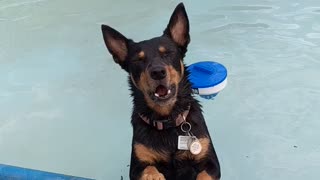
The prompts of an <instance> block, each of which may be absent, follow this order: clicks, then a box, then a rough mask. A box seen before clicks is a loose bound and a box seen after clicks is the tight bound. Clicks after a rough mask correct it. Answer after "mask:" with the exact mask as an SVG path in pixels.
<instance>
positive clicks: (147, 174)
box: [140, 166, 166, 180]
mask: <svg viewBox="0 0 320 180" xmlns="http://www.w3.org/2000/svg"><path fill="white" fill-rule="evenodd" d="M140 180H166V179H165V178H164V175H163V174H161V173H160V172H159V171H158V170H157V168H155V167H154V166H148V167H146V168H145V169H144V170H143V172H142V176H141V179H140Z"/></svg>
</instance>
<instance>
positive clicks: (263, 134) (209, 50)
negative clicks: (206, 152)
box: [0, 0, 320, 180]
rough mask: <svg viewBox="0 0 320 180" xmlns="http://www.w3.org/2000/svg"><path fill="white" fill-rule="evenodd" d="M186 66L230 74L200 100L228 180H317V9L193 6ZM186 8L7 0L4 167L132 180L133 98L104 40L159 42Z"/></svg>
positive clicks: (0, 64)
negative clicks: (111, 34)
mask: <svg viewBox="0 0 320 180" xmlns="http://www.w3.org/2000/svg"><path fill="white" fill-rule="evenodd" d="M184 3H185V6H186V9H187V12H188V15H189V19H190V24H191V39H192V40H191V44H190V46H189V50H188V53H187V57H186V58H185V62H186V63H187V64H191V63H194V62H197V61H204V60H214V61H217V62H220V63H222V64H224V65H225V66H226V67H227V69H228V72H229V76H228V86H227V87H226V89H225V90H224V91H223V92H222V93H220V94H219V95H218V96H217V98H216V99H215V100H214V101H207V100H204V99H201V103H202V105H203V110H204V115H205V118H206V121H207V124H208V126H209V129H210V132H211V136H212V137H213V141H214V145H215V148H216V151H217V153H218V156H219V159H220V163H221V168H222V177H223V180H269V179H273V180H301V179H306V180H318V179H319V178H320V172H319V167H320V141H319V137H320V131H319V129H320V111H319V109H320V81H319V77H320V21H319V19H320V2H319V1H316V0H305V1H300V2H293V1H290V0H277V1H275V0H263V1H258V0H244V1H236V0H216V1H210V0H205V1H201V2H200V1H191V0H186V1H184ZM177 4H178V1H172V0H164V1H152V2H151V1H147V0H141V1H138V2H134V1H129V0H127V1H124V0H117V1H111V0H92V1H85V0H78V1H64V0H0V164H9V165H14V166H20V167H26V168H31V169H39V170H44V171H49V172H56V173H62V174H70V175H74V176H80V177H88V178H95V179H102V180H109V179H112V180H113V179H121V178H123V179H128V170H129V162H130V153H131V147H130V144H131V133H132V130H131V126H130V113H131V106H132V103H131V99H130V96H129V90H128V86H127V77H126V73H125V72H123V71H122V70H121V69H120V68H119V67H118V66H117V65H116V64H115V63H114V62H113V60H112V58H111V56H110V55H109V54H108V52H107V50H106V48H105V45H104V43H103V39H102V35H101V32H100V25H101V24H102V23H105V24H108V25H110V26H112V27H114V28H116V29H118V30H119V31H120V32H122V33H123V34H124V35H126V36H127V37H131V38H133V39H134V40H136V41H140V40H144V39H147V38H152V37H154V36H157V35H160V34H161V33H162V31H163V29H164V28H165V27H166V25H167V23H168V19H169V17H170V15H171V13H172V11H173V9H174V7H175V6H176V5H177Z"/></svg>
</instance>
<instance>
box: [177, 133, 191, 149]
mask: <svg viewBox="0 0 320 180" xmlns="http://www.w3.org/2000/svg"><path fill="white" fill-rule="evenodd" d="M191 141H192V137H191V136H178V149H179V150H189V144H190V142H191Z"/></svg>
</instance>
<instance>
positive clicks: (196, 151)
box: [189, 136, 202, 155]
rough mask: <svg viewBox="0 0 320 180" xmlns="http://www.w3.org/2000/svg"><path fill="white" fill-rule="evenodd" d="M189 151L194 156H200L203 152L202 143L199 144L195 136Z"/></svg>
mask: <svg viewBox="0 0 320 180" xmlns="http://www.w3.org/2000/svg"><path fill="white" fill-rule="evenodd" d="M189 150H190V152H191V154H193V155H198V154H199V153H200V152H201V150H202V146H201V143H200V142H199V140H198V139H197V138H196V137H195V136H193V137H192V139H191V143H190V145H189Z"/></svg>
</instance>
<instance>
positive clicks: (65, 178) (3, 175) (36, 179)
mask: <svg viewBox="0 0 320 180" xmlns="http://www.w3.org/2000/svg"><path fill="white" fill-rule="evenodd" d="M0 179H1V180H93V179H88V178H83V177H75V176H69V175H63V174H57V173H51V172H45V171H39V170H33V169H27V168H21V167H16V166H10V165H4V164H0Z"/></svg>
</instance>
